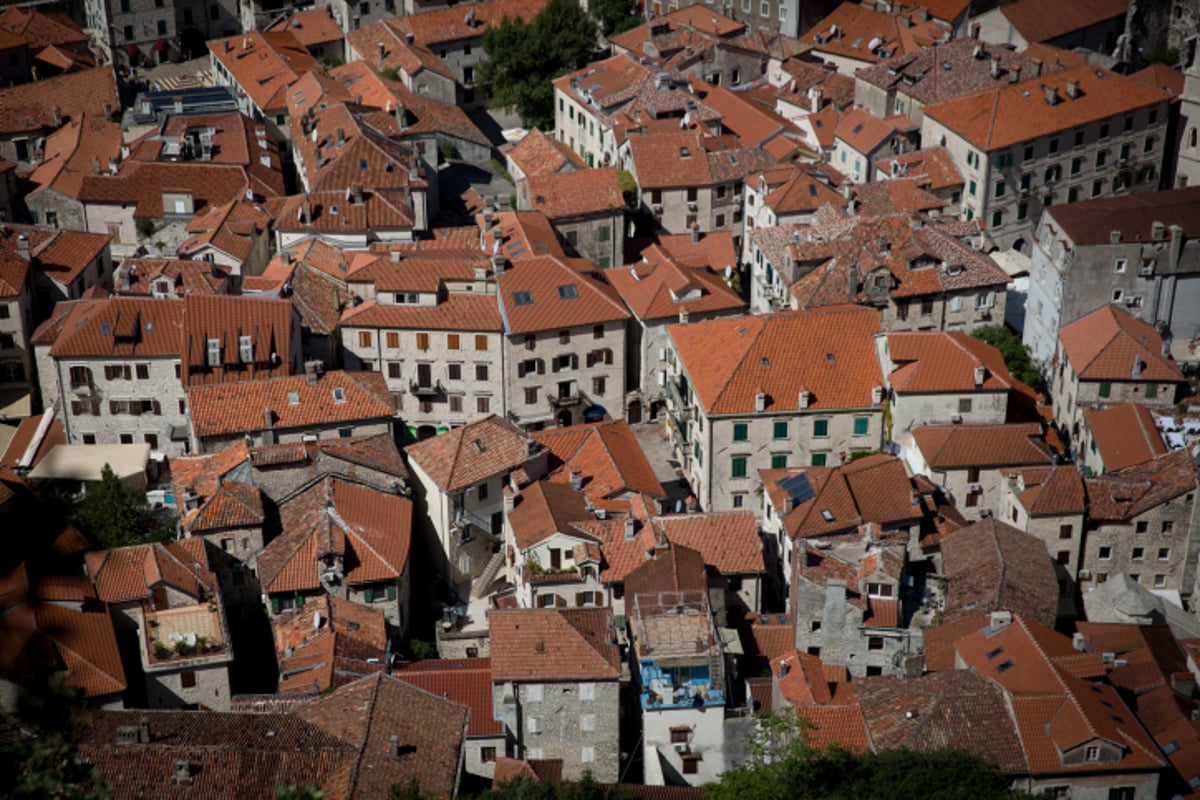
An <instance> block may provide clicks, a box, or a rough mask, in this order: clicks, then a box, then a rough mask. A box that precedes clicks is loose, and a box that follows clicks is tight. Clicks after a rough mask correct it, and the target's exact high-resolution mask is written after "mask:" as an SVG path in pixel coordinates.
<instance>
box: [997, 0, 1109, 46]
mask: <svg viewBox="0 0 1200 800" xmlns="http://www.w3.org/2000/svg"><path fill="white" fill-rule="evenodd" d="M999 9H1000V13H1001V14H1003V15H1004V17H1005V18H1006V19H1007V20H1008V21H1009V23H1010V24H1011V25H1012V26H1013V28H1015V29H1016V31H1017V33H1019V34H1020V35H1021V38H1023V39H1024V40H1025V41H1027V42H1048V41H1051V40H1053V39H1057V38H1059V37H1062V36H1066V35H1067V34H1070V33H1074V32H1077V31H1081V30H1083V29H1085V28H1089V27H1091V26H1093V25H1099V24H1100V23H1102V22H1107V21H1108V20H1111V19H1113V18H1114V17H1120V16H1123V15H1124V14H1125V13H1126V12H1127V11H1128V10H1129V2H1128V0H1061V2H1056V3H1054V4H1053V5H1049V6H1048V5H1047V4H1046V3H1043V2H1038V0H1015V1H1014V2H1011V3H1005V4H1004V5H1002V6H1000V7H999Z"/></svg>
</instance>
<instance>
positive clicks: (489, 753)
mask: <svg viewBox="0 0 1200 800" xmlns="http://www.w3.org/2000/svg"><path fill="white" fill-rule="evenodd" d="M479 760H480V761H482V762H483V763H484V764H491V763H492V762H494V761H495V760H496V748H494V747H481V748H479Z"/></svg>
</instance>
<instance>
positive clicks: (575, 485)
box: [571, 469, 583, 492]
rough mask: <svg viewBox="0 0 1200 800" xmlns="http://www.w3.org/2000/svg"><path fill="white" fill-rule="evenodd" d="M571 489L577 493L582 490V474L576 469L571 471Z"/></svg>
mask: <svg viewBox="0 0 1200 800" xmlns="http://www.w3.org/2000/svg"><path fill="white" fill-rule="evenodd" d="M571 488H572V489H574V490H575V491H577V492H578V491H579V490H580V489H582V488H583V473H582V472H580V471H579V470H577V469H573V470H571Z"/></svg>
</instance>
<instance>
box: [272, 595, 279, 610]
mask: <svg viewBox="0 0 1200 800" xmlns="http://www.w3.org/2000/svg"><path fill="white" fill-rule="evenodd" d="M271 613H272V614H278V613H279V598H278V597H272V598H271Z"/></svg>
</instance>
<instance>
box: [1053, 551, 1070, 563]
mask: <svg viewBox="0 0 1200 800" xmlns="http://www.w3.org/2000/svg"><path fill="white" fill-rule="evenodd" d="M1055 561H1056V562H1057V563H1058V564H1061V565H1062V566H1064V567H1065V566H1069V565H1070V563H1071V551H1070V550H1059V551H1058V557H1057V558H1056V559H1055Z"/></svg>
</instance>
